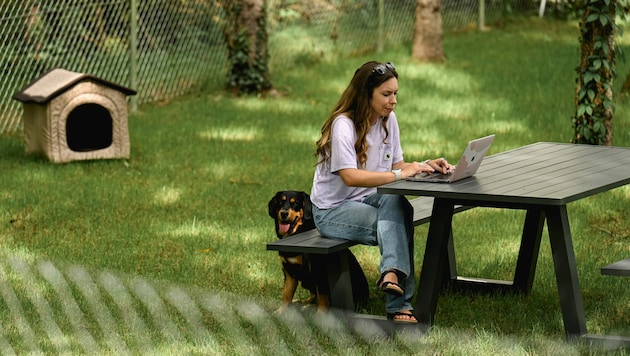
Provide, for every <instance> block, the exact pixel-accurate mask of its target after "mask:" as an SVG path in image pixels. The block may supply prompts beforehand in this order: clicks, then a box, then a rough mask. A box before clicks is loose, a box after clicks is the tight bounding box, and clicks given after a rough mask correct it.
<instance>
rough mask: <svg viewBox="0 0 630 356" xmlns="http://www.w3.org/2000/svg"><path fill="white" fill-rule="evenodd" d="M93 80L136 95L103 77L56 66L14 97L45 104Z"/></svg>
mask: <svg viewBox="0 0 630 356" xmlns="http://www.w3.org/2000/svg"><path fill="white" fill-rule="evenodd" d="M86 79H87V80H91V81H94V82H96V83H99V84H102V85H104V86H107V87H110V88H112V89H115V90H118V91H120V92H122V93H124V94H125V95H135V94H136V91H135V90H133V89H129V88H125V87H123V86H121V85H118V84H115V83H112V82H110V81H107V80H105V79H102V78H98V77H95V76H93V75H89V74H85V73H76V72H71V71H69V70H65V69H62V68H55V69H52V70H50V71H48V72H46V73H44V74H43V75H42V76H41V77H39V78H37V79H35V80H33V81H32V82H31V83H30V84H28V85H27V86H25V87H24V88H22V89H21V90H20V91H18V92H17V93H15V94H14V95H13V99H15V100H18V101H21V102H23V103H29V102H33V103H37V104H45V103H47V102H49V101H50V100H52V99H54V98H56V97H57V96H59V95H61V94H62V93H63V92H64V91H66V90H67V89H69V88H71V87H72V86H74V85H75V84H77V83H79V82H81V81H83V80H86Z"/></svg>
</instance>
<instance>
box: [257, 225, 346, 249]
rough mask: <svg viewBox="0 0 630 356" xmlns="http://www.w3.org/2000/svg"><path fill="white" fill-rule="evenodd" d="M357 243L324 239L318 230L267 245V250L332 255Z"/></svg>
mask: <svg viewBox="0 0 630 356" xmlns="http://www.w3.org/2000/svg"><path fill="white" fill-rule="evenodd" d="M356 244H357V243H356V242H355V241H348V240H340V239H332V238H323V237H322V236H321V235H320V234H319V231H317V229H313V230H309V231H305V232H302V233H300V234H297V235H293V236H291V237H287V238H284V239H281V240H278V241H275V242H270V243H268V244H267V250H272V251H282V252H295V253H305V252H306V251H308V252H309V253H315V254H325V255H328V254H332V253H335V252H338V251H341V250H345V249H347V248H349V247H352V246H354V245H356Z"/></svg>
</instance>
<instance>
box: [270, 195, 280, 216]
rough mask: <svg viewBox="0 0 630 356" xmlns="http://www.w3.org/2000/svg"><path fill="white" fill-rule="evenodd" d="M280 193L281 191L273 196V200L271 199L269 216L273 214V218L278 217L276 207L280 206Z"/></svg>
mask: <svg viewBox="0 0 630 356" xmlns="http://www.w3.org/2000/svg"><path fill="white" fill-rule="evenodd" d="M278 195H280V192H277V193H276V195H274V196H273V198H271V200H270V201H269V204H268V205H269V206H268V208H269V216H271V217H272V218H274V219H275V218H276V217H277V213H278V212H277V211H276V207H277V206H278Z"/></svg>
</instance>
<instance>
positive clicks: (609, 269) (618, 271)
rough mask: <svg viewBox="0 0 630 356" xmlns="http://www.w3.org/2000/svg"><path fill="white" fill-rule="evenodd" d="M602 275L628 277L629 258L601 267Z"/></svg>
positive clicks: (629, 272) (629, 270)
mask: <svg viewBox="0 0 630 356" xmlns="http://www.w3.org/2000/svg"><path fill="white" fill-rule="evenodd" d="M602 274H606V275H611V276H630V258H626V259H623V260H621V261H617V262H615V263H611V264H609V265H608V266H605V267H602Z"/></svg>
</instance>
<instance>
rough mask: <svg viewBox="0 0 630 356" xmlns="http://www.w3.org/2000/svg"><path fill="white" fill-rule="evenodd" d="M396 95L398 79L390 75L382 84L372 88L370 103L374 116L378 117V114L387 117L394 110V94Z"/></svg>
mask: <svg viewBox="0 0 630 356" xmlns="http://www.w3.org/2000/svg"><path fill="white" fill-rule="evenodd" d="M397 95H398V79H396V78H395V77H392V78H391V79H388V80H387V81H385V82H383V84H381V85H379V86H378V87H376V88H374V92H372V99H371V100H370V105H371V106H372V111H373V112H374V116H375V117H374V118H373V120H375V119H378V117H379V116H384V117H387V116H389V114H390V113H391V112H392V111H393V110H394V106H396V96H397Z"/></svg>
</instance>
